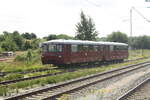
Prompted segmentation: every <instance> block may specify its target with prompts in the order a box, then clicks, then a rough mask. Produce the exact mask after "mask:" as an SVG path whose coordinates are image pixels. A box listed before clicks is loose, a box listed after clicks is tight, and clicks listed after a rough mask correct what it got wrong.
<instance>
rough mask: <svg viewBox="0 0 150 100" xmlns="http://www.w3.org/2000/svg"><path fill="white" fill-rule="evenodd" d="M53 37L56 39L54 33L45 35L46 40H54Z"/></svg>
mask: <svg viewBox="0 0 150 100" xmlns="http://www.w3.org/2000/svg"><path fill="white" fill-rule="evenodd" d="M55 39H57V35H55V34H50V35H49V36H48V37H47V39H46V40H47V41H48V40H55Z"/></svg>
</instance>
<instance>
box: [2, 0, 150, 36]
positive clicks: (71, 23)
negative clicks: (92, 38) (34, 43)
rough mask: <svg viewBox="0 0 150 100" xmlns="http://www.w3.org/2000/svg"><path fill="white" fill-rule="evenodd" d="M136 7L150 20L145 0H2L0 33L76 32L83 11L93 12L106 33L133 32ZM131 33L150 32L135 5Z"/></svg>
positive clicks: (99, 28)
mask: <svg viewBox="0 0 150 100" xmlns="http://www.w3.org/2000/svg"><path fill="white" fill-rule="evenodd" d="M132 7H134V8H135V9H136V10H137V11H138V12H140V13H141V14H142V15H144V17H146V18H147V19H149V20H150V13H149V12H150V8H148V7H150V2H145V0H0V33H2V32H3V31H9V32H13V31H15V30H17V31H19V32H20V33H24V32H29V33H31V32H33V33H35V34H36V35H37V36H38V37H44V36H48V35H49V34H57V35H58V34H67V35H70V36H75V34H76V24H77V23H78V22H79V21H80V13H81V11H83V12H84V13H85V15H87V16H90V17H91V18H92V19H93V21H94V23H95V25H96V29H97V31H98V33H99V37H105V36H107V35H108V34H111V33H112V32H114V31H121V32H123V33H126V34H127V35H128V36H130V20H129V19H130V10H131V8H132ZM132 12H133V13H132V25H133V26H132V27H133V28H132V29H133V32H132V36H141V35H150V28H149V26H150V22H148V21H146V20H145V19H144V18H143V17H141V16H140V15H139V14H138V13H137V12H136V11H135V10H134V9H132Z"/></svg>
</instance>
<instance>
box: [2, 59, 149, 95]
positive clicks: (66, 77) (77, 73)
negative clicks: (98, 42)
mask: <svg viewBox="0 0 150 100" xmlns="http://www.w3.org/2000/svg"><path fill="white" fill-rule="evenodd" d="M145 60H150V59H144V60H139V61H132V62H126V63H121V64H113V65H108V66H107V67H106V66H102V67H97V68H88V69H80V70H78V71H75V72H68V73H64V74H61V75H56V76H50V77H44V78H40V79H35V80H28V81H23V82H18V83H15V84H11V85H8V86H0V91H1V93H0V95H5V94H6V93H7V92H8V91H12V92H16V91H17V92H18V91H19V89H25V88H27V87H31V88H32V87H34V86H35V85H36V86H37V85H38V86H43V85H46V84H52V83H57V82H62V81H66V80H70V79H74V78H78V77H82V76H86V75H90V74H95V73H99V72H103V71H106V70H110V69H113V68H117V67H120V66H126V65H129V64H135V63H140V62H143V61H145ZM2 91H3V92H2Z"/></svg>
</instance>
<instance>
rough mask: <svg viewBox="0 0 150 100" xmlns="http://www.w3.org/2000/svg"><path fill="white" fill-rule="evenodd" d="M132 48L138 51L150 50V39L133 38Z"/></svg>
mask: <svg viewBox="0 0 150 100" xmlns="http://www.w3.org/2000/svg"><path fill="white" fill-rule="evenodd" d="M132 47H133V48H136V49H150V37H148V36H139V37H132Z"/></svg>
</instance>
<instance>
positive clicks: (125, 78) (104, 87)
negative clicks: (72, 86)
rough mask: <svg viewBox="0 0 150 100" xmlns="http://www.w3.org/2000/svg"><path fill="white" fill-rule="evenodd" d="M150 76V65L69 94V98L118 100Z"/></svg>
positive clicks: (79, 99) (70, 99)
mask: <svg viewBox="0 0 150 100" xmlns="http://www.w3.org/2000/svg"><path fill="white" fill-rule="evenodd" d="M148 77H150V66H147V67H146V68H142V69H138V70H136V71H133V72H130V73H126V74H124V75H120V76H119V77H115V78H112V79H110V80H106V81H104V82H101V83H98V84H95V85H93V86H90V87H87V88H84V89H82V90H79V91H77V92H74V93H71V94H69V95H68V97H69V100H116V99H117V98H118V97H119V96H121V95H122V94H124V93H125V92H127V91H128V90H129V89H131V88H133V87H134V86H136V85H137V84H139V83H140V82H142V81H143V80H145V79H146V78H148Z"/></svg>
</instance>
